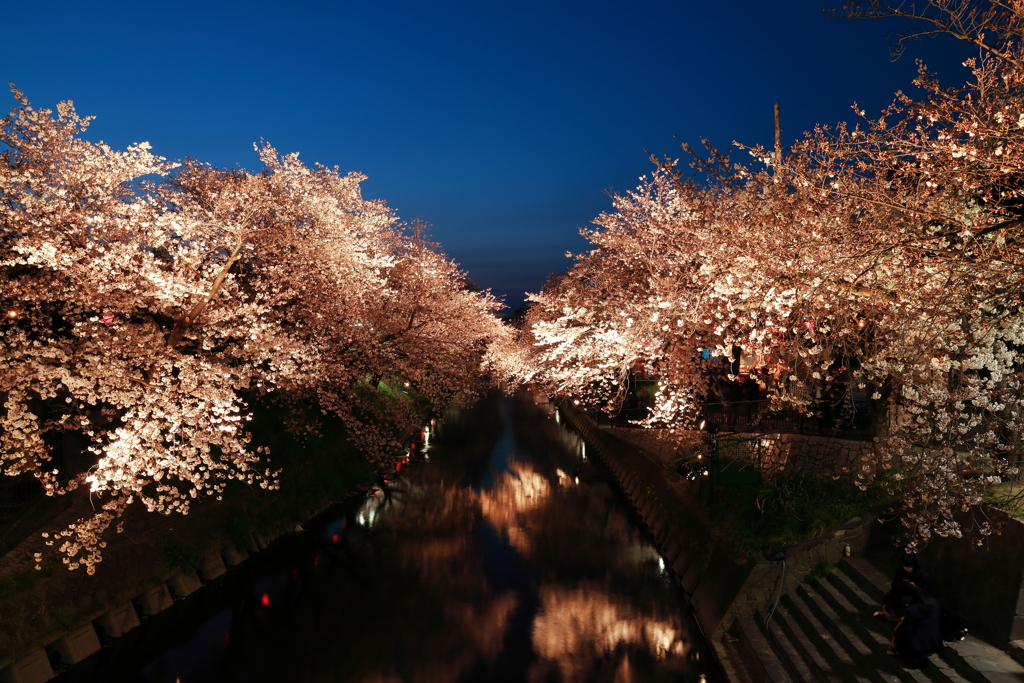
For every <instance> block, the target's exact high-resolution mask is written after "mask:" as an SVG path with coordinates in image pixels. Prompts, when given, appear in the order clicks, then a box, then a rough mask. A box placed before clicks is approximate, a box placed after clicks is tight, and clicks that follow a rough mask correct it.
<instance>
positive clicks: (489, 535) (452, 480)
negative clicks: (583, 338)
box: [63, 395, 719, 683]
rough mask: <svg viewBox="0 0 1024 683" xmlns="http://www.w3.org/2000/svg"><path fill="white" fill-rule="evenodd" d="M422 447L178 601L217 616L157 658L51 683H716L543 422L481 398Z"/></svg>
mask: <svg viewBox="0 0 1024 683" xmlns="http://www.w3.org/2000/svg"><path fill="white" fill-rule="evenodd" d="M430 436H431V438H429V439H428V441H427V443H426V445H425V446H424V447H423V449H422V452H421V453H420V454H419V455H418V456H417V457H415V458H414V459H413V460H412V461H411V462H410V463H409V464H408V465H407V466H405V467H403V469H402V472H401V473H400V475H399V476H398V477H397V478H393V479H392V480H391V481H390V482H389V484H388V487H387V489H386V490H384V491H377V492H376V493H375V495H374V494H371V495H368V496H367V497H366V498H365V499H364V500H356V501H354V502H351V503H350V504H349V505H347V506H338V507H337V508H335V509H333V510H330V511H328V513H326V514H325V515H322V516H321V517H320V518H319V519H317V520H314V522H313V523H311V524H309V525H307V530H306V532H304V533H303V534H300V535H297V536H294V537H288V538H285V539H282V540H281V541H279V542H278V543H275V544H274V545H272V546H271V547H270V548H268V549H267V550H266V551H264V552H263V553H261V554H260V555H259V556H258V557H256V558H253V559H252V560H250V561H249V562H247V563H245V565H243V567H244V572H243V573H242V574H241V575H240V576H239V577H236V578H234V579H229V582H228V583H229V584H230V587H227V588H224V587H222V588H221V589H220V590H214V591H211V588H214V587H213V586H207V588H205V589H204V590H203V591H200V592H199V593H197V594H196V595H195V596H193V597H190V598H188V599H187V600H186V602H188V601H192V600H204V599H205V600H207V601H210V600H213V601H219V602H220V605H219V606H218V607H216V608H210V607H209V606H207V608H206V614H205V616H203V617H202V618H201V619H196V618H194V617H193V618H192V621H193V623H192V624H186V623H185V622H187V621H188V619H186V618H179V619H176V620H175V621H176V623H177V626H174V627H169V626H165V627H163V629H162V632H163V633H164V634H165V635H163V636H156V635H154V636H151V637H148V638H146V639H145V641H146V642H148V643H150V644H152V643H153V642H154V641H155V640H159V639H160V638H162V639H163V640H164V642H166V645H165V649H163V650H162V651H153V650H152V646H150V647H148V648H146V647H140V648H135V651H133V652H130V653H129V652H122V653H121V654H117V655H115V654H114V653H111V655H108V656H107V657H106V658H104V657H102V656H101V657H99V659H98V660H97V661H96V662H94V663H93V665H92V666H91V667H90V671H89V672H86V671H81V672H77V673H78V675H76V672H75V670H74V669H72V670H70V671H68V672H67V673H66V674H65V676H64V677H63V678H66V679H69V680H74V679H79V680H82V679H84V678H94V679H95V678H99V679H105V678H130V679H134V680H140V679H141V680H147V681H152V682H153V683H174V682H175V681H182V682H184V683H190V682H192V681H264V680H266V681H300V680H301V681H314V680H315V681H335V680H336V681H373V682H384V681H389V682H390V681H395V682H398V681H402V682H405V681H408V682H423V683H435V682H442V681H452V682H459V681H466V682H472V681H537V682H544V681H685V682H691V681H692V682H694V683H696V682H698V681H700V680H701V675H702V674H704V675H705V676H706V680H708V681H709V682H713V681H717V680H719V677H718V676H717V675H716V674H715V671H716V669H714V668H713V666H714V665H713V663H712V657H711V654H710V651H709V649H708V647H707V644H706V643H705V642H704V641H703V639H702V637H701V635H700V632H699V630H698V628H697V626H696V624H695V622H694V621H693V619H692V617H691V616H690V610H689V608H688V606H687V605H686V603H685V601H684V599H683V595H682V592H681V591H680V590H679V589H678V588H677V587H676V586H675V585H674V584H673V583H672V581H671V577H670V576H669V575H668V574H667V573H666V572H665V570H664V566H663V563H662V561H661V559H660V557H659V556H658V553H657V552H656V550H655V549H654V547H653V546H652V544H651V541H650V538H649V537H648V535H647V534H646V533H645V532H644V531H642V529H641V527H640V526H639V524H638V521H637V519H636V518H635V515H634V514H633V512H632V509H631V508H630V507H629V506H628V503H627V501H626V500H625V499H624V497H623V496H622V495H621V493H619V492H617V491H616V490H615V489H614V488H613V485H612V481H611V479H610V477H609V475H608V474H607V472H606V471H605V470H604V469H603V468H601V467H600V466H598V464H597V463H594V462H592V461H591V460H590V459H588V458H587V456H586V452H585V448H584V447H583V444H582V442H581V441H580V440H579V439H578V438H577V437H576V436H575V434H573V433H572V432H570V431H569V430H567V429H565V428H564V427H563V426H562V425H560V424H559V423H558V420H557V418H556V415H555V412H554V409H553V408H552V407H551V406H550V405H547V404H538V403H535V402H534V401H533V400H532V399H530V398H529V397H527V396H520V397H517V398H507V397H502V396H497V395H495V396H492V397H490V398H488V399H486V400H484V401H482V402H481V403H480V404H479V405H477V406H476V407H475V408H473V409H471V410H465V411H461V412H458V413H453V414H449V415H448V416H446V419H445V420H444V422H443V423H441V424H439V425H437V427H435V429H434V430H433V433H432V434H431V435H430ZM243 567H240V568H239V569H236V570H233V571H234V572H239V570H241V569H243ZM206 592H210V595H208V596H206V597H203V595H202V594H203V593H206ZM182 606H184V605H182ZM177 607H178V606H175V608H177ZM193 612H195V610H193ZM161 616H163V615H160V616H158V617H155V618H154V620H159V619H160V618H161ZM140 628H141V629H146V628H151V627H150V626H149V625H148V624H147V623H144V624H143V625H142V627H140ZM115 644H116V643H115ZM115 644H112V645H111V647H114V645H115ZM105 649H109V648H105ZM102 652H103V651H101V653H102ZM101 653H98V654H101ZM132 657H135V658H137V661H134V662H132V661H129V660H130V659H131V658H132ZM126 658H127V659H126ZM104 659H105V660H106V661H107V663H106V664H104V663H103V662H104Z"/></svg>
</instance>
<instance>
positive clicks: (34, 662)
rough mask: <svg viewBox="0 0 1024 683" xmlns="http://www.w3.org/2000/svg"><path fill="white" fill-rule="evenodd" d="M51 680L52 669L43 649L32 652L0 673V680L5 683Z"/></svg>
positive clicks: (33, 682) (41, 682)
mask: <svg viewBox="0 0 1024 683" xmlns="http://www.w3.org/2000/svg"><path fill="white" fill-rule="evenodd" d="M51 678H53V667H51V666H50V660H49V658H48V657H47V656H46V651H45V650H43V648H39V649H37V650H34V651H33V652H32V653H31V654H30V655H28V656H27V657H23V658H21V659H19V660H18V661H16V662H14V663H13V664H11V665H10V666H8V667H7V668H6V669H4V670H3V671H0V680H2V681H4V682H5V683H43V681H48V680H50V679H51Z"/></svg>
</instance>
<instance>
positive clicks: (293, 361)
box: [0, 88, 507, 573]
mask: <svg viewBox="0 0 1024 683" xmlns="http://www.w3.org/2000/svg"><path fill="white" fill-rule="evenodd" d="M12 90H13V88H12ZM13 92H14V94H15V97H16V98H17V99H18V105H17V106H16V107H14V109H13V113H12V114H11V115H9V116H7V117H6V118H4V119H3V120H2V121H0V143H2V145H3V146H2V147H0V149H3V150H4V151H3V152H2V153H0V274H2V277H3V280H2V285H0V403H2V405H3V409H2V410H0V467H2V468H3V473H4V474H5V475H8V476H11V475H18V474H21V473H26V472H30V473H32V474H34V475H35V476H36V477H37V478H38V479H39V480H40V481H41V482H42V484H43V486H44V487H45V488H46V492H47V494H49V495H60V494H65V493H67V492H69V491H70V490H72V489H75V488H76V487H78V486H80V485H85V486H88V488H89V491H90V496H91V499H92V500H93V501H94V505H95V507H96V510H97V512H96V514H95V515H94V516H93V517H91V518H88V519H83V520H80V521H79V522H78V523H76V524H74V525H72V526H70V527H69V528H67V529H65V530H63V531H61V532H59V533H58V534H56V536H55V538H54V539H52V540H51V541H50V542H51V543H53V544H55V545H56V546H57V548H58V549H59V550H60V551H61V552H63V553H64V556H65V563H66V564H68V565H69V567H70V568H72V569H74V568H76V567H78V566H85V567H86V568H87V570H88V572H89V573H92V572H93V571H94V567H95V564H96V563H97V562H99V561H100V559H101V548H102V547H104V545H105V542H104V541H103V540H102V538H103V534H104V532H105V530H106V529H107V528H108V527H109V526H110V525H111V524H114V523H115V522H116V521H117V520H119V519H120V517H121V515H122V514H123V512H124V511H125V509H126V508H127V506H129V505H130V504H132V503H133V502H135V501H138V502H140V503H141V504H142V505H143V506H144V507H145V508H146V509H148V510H150V511H153V512H160V513H163V514H170V513H173V512H179V513H181V514H187V513H188V511H189V509H190V506H191V505H192V504H193V503H194V502H195V501H196V500H197V499H200V498H202V497H203V496H213V497H216V498H219V497H220V496H221V494H222V492H223V490H224V487H225V485H226V483H227V482H228V481H229V480H231V479H236V480H240V481H242V482H245V483H247V484H250V485H254V486H261V487H263V488H276V487H277V486H278V484H277V472H276V471H274V470H273V469H271V467H270V466H269V463H267V462H266V460H267V455H268V454H267V453H265V452H264V453H260V452H255V451H254V449H252V448H250V446H249V434H248V431H247V429H246V422H247V420H249V419H250V416H249V413H248V410H247V405H248V403H249V402H251V401H253V400H276V401H277V403H278V405H279V406H280V407H281V409H282V410H283V411H284V412H285V413H287V414H289V415H291V423H290V425H291V427H292V428H293V429H294V430H296V431H297V432H301V431H302V430H303V429H311V428H312V429H315V425H310V424H309V420H308V417H306V418H302V417H301V414H302V410H301V407H302V406H306V405H316V406H319V407H320V408H321V409H322V410H323V411H324V412H325V413H333V414H335V415H338V416H340V417H341V419H342V420H343V421H344V423H345V425H346V427H347V430H348V434H349V437H350V438H351V439H352V440H353V441H354V442H355V443H356V444H358V445H359V446H361V447H362V448H363V449H364V450H365V451H366V452H367V453H369V454H370V455H371V456H372V457H374V458H376V459H378V460H381V459H386V458H388V457H391V456H394V455H397V454H398V453H399V452H400V449H399V443H398V438H399V437H401V436H402V435H403V434H404V433H406V431H411V428H412V427H414V426H415V425H418V424H421V420H422V417H423V415H422V413H423V411H424V410H426V409H430V408H433V409H443V407H444V406H446V405H449V404H451V403H453V402H460V401H463V402H464V401H466V400H469V399H470V398H471V397H472V396H473V395H474V391H475V390H476V388H477V387H478V386H479V381H480V379H481V376H482V371H481V362H482V359H483V354H484V351H485V347H486V345H487V343H488V341H489V340H490V339H491V338H492V337H500V336H502V335H505V334H507V333H506V332H505V331H504V328H503V326H502V325H501V324H500V322H499V320H498V318H497V317H496V316H495V311H496V310H497V309H498V308H499V304H498V303H497V302H496V301H495V299H494V298H493V297H492V296H491V295H490V294H489V293H487V292H475V291H471V290H472V288H471V287H467V286H466V280H465V275H464V274H463V273H461V272H460V271H459V270H458V268H457V266H456V265H455V264H453V263H452V262H451V261H450V260H449V259H447V258H446V257H445V256H444V255H443V254H442V253H441V252H440V251H439V249H438V246H437V245H435V244H432V243H430V242H427V241H426V240H425V239H424V236H423V228H422V226H411V230H410V229H409V228H410V226H404V225H403V224H401V223H399V222H398V220H397V218H396V217H395V215H394V214H393V212H392V211H391V210H390V209H389V208H388V207H387V206H386V205H385V204H384V203H383V202H381V201H370V200H365V199H363V198H362V197H361V195H360V190H359V184H360V182H361V181H362V180H363V176H361V175H358V174H354V173H353V174H348V175H340V174H339V173H338V171H337V169H328V168H324V167H320V166H317V167H315V168H307V167H306V166H305V165H303V164H302V163H301V162H300V161H299V159H298V156H297V155H295V154H291V155H286V156H280V155H278V154H277V153H276V151H275V150H274V149H273V148H271V147H269V146H263V147H261V148H259V149H258V152H259V155H260V159H261V160H262V162H263V165H264V170H263V171H262V172H260V173H249V172H247V171H244V170H240V169H233V170H221V169H216V168H213V167H211V166H208V165H206V164H202V163H200V162H197V161H194V160H188V161H185V162H182V163H180V164H175V163H169V162H168V161H166V160H165V159H163V158H161V157H158V156H156V155H154V154H153V153H152V152H150V150H149V146H148V145H147V144H145V143H142V144H138V145H135V146H132V147H129V148H128V149H127V150H123V151H118V150H113V149H111V148H110V147H109V146H107V145H105V144H103V143H102V142H100V143H92V142H88V141H86V140H84V139H83V138H82V137H81V133H82V131H83V130H84V129H85V128H86V126H87V125H88V123H89V119H87V118H85V119H83V118H80V117H78V115H77V114H76V113H75V111H74V108H73V107H72V105H71V103H68V102H64V103H61V104H59V105H58V107H57V111H56V113H55V112H53V111H50V110H47V109H36V108H33V107H32V106H31V105H30V103H29V101H28V100H27V99H26V98H25V97H24V95H23V94H22V93H21V92H19V91H17V90H13ZM69 434H70V435H73V436H75V437H76V438H80V439H81V440H82V441H84V443H86V444H87V450H86V453H87V456H86V458H85V462H86V465H85V466H83V467H81V468H80V469H79V470H78V471H70V472H59V471H58V469H59V468H55V467H54V466H53V464H52V455H53V447H54V444H55V443H57V442H58V441H59V440H61V439H62V438H64V439H65V440H66V439H67V437H68V435H69ZM62 435H63V436H62Z"/></svg>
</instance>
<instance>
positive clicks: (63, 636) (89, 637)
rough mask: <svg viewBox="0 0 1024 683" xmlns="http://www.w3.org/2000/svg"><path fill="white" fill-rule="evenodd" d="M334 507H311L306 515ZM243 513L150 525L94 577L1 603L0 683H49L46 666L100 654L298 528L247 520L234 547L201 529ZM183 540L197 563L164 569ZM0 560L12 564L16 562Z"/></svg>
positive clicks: (66, 577) (67, 579)
mask: <svg viewBox="0 0 1024 683" xmlns="http://www.w3.org/2000/svg"><path fill="white" fill-rule="evenodd" d="M331 502H332V501H330V500H325V501H323V502H322V503H321V504H320V505H317V506H316V507H315V508H314V509H312V510H309V513H308V517H313V516H316V515H317V514H319V513H320V512H322V511H323V510H324V509H326V507H327V506H328V505H329V504H330V503H331ZM243 513H244V511H243V510H241V509H235V508H234V507H231V506H228V507H221V509H219V510H218V511H217V514H216V515H215V517H216V518H215V519H214V518H210V519H206V520H205V522H206V524H205V525H198V526H199V527H202V528H192V529H191V532H195V533H189V532H183V531H182V530H179V532H178V533H175V534H173V535H171V534H169V533H168V532H171V531H173V529H164V528H162V527H155V528H150V529H146V530H145V531H143V532H142V533H138V534H132V535H131V536H132V537H131V538H120V539H119V540H120V543H119V546H120V547H115V548H111V549H110V550H111V552H109V553H108V556H107V559H105V560H104V561H103V562H102V563H101V564H99V565H97V570H96V574H95V575H94V576H86V575H85V573H84V570H83V569H79V570H76V571H75V572H68V571H67V570H66V569H65V568H63V567H59V568H57V569H56V570H55V572H56V573H55V574H54V575H53V576H50V577H47V578H42V579H40V580H38V581H36V582H35V584H34V585H32V586H31V587H29V588H26V589H23V590H20V591H17V592H15V593H13V594H10V595H7V596H6V597H4V598H2V599H0V624H2V628H0V681H7V682H9V683H42V682H43V681H47V680H49V679H50V678H53V676H54V668H53V666H52V664H51V663H54V664H58V665H60V666H69V665H73V664H77V663H78V662H80V661H82V660H83V659H85V658H86V657H88V656H89V655H91V654H92V653H94V652H96V651H97V650H99V649H100V647H101V640H106V639H109V638H118V637H120V636H122V635H123V634H125V633H127V632H128V631H130V630H131V629H133V628H135V627H136V626H138V625H139V623H140V618H145V617H149V616H153V615H156V614H159V613H160V612H162V611H164V610H166V609H167V608H169V607H170V606H171V605H173V604H174V601H175V600H176V599H180V598H184V597H186V596H188V595H190V594H192V593H193V592H195V591H196V590H198V589H199V588H201V587H202V586H203V584H204V583H205V582H208V581H213V580H214V579H217V578H218V577H220V576H221V575H223V574H224V573H226V572H227V571H228V569H229V568H231V567H234V566H237V565H239V564H241V563H242V562H244V561H245V560H246V559H247V558H248V557H249V556H250V555H251V554H254V553H257V552H259V551H260V550H263V549H264V548H266V547H267V545H268V544H269V543H270V542H271V541H273V540H274V539H276V538H278V537H280V536H282V535H284V534H286V533H289V532H291V531H294V530H295V523H294V522H286V521H284V520H283V519H281V520H279V521H275V522H270V523H264V524H257V523H255V522H254V521H252V520H247V521H246V524H245V528H246V529H247V530H246V531H245V533H244V534H242V536H243V537H244V538H242V539H237V538H236V539H235V541H234V542H233V541H230V540H227V539H226V538H225V537H224V535H223V534H218V533H215V532H214V533H211V530H210V529H209V528H205V527H208V526H209V525H210V524H214V525H217V524H218V523H220V522H222V521H223V517H224V516H225V515H237V516H239V517H238V518H242V517H241V515H242V514H243ZM146 519H147V520H148V519H150V518H146ZM197 521H198V520H197ZM236 536H237V534H236ZM183 537H184V538H187V539H188V540H190V541H193V542H195V545H196V547H197V548H198V549H199V558H198V560H199V563H198V564H199V566H198V568H196V569H169V568H168V567H167V565H166V562H165V557H164V547H165V545H166V542H167V541H168V540H171V539H175V540H178V539H180V538H183ZM201 539H204V540H205V544H202V541H201ZM239 545H241V546H242V547H239ZM17 554H18V553H17V552H15V554H14V555H17ZM4 559H5V561H6V562H7V563H8V564H9V563H10V562H12V561H13V559H14V557H13V556H8V557H5V558H4Z"/></svg>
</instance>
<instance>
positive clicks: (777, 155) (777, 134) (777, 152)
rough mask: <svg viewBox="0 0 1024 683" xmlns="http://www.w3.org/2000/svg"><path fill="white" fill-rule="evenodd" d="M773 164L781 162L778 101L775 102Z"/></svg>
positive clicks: (780, 128) (780, 127)
mask: <svg viewBox="0 0 1024 683" xmlns="http://www.w3.org/2000/svg"><path fill="white" fill-rule="evenodd" d="M775 164H776V165H777V166H778V165H781V164H782V124H781V123H779V103H778V102H776V103H775Z"/></svg>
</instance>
